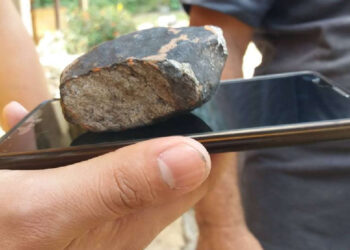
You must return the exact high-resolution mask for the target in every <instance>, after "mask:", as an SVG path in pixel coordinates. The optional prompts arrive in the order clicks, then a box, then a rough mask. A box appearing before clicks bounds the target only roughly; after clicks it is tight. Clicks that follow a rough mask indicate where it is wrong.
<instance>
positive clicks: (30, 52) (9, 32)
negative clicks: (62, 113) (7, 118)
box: [0, 0, 50, 126]
mask: <svg viewBox="0 0 350 250" xmlns="http://www.w3.org/2000/svg"><path fill="white" fill-rule="evenodd" d="M12 2H13V1H12V0H1V1H0V37H1V41H0V55H1V58H2V59H1V60H0V96H1V98H0V110H3V108H4V106H5V105H6V104H7V103H9V102H11V101H20V102H21V103H22V105H23V106H24V107H25V108H27V109H29V110H32V109H33V108H34V107H36V106H37V105H38V104H39V103H41V102H42V101H44V100H47V99H50V94H49V91H48V89H47V84H46V80H45V76H44V72H43V69H42V67H41V66H40V63H39V57H38V55H37V54H36V51H35V46H34V42H33V40H32V38H31V37H30V36H29V34H28V33H27V31H26V29H25V27H24V25H23V23H22V20H21V18H20V16H19V14H18V12H17V11H16V9H15V6H14V5H13V3H12ZM2 122H3V120H2V117H0V126H3V125H2Z"/></svg>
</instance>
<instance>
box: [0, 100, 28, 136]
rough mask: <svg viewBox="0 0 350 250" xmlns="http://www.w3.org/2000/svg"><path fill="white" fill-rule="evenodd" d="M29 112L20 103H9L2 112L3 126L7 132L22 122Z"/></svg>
mask: <svg viewBox="0 0 350 250" xmlns="http://www.w3.org/2000/svg"><path fill="white" fill-rule="evenodd" d="M27 114H28V111H27V110H26V109H25V108H24V107H23V106H22V105H21V104H19V103H18V102H15V101H13V102H10V103H8V104H7V105H6V106H5V107H4V109H3V112H2V126H3V129H4V130H5V131H8V130H10V129H11V128H12V127H13V126H15V125H16V124H17V123H18V122H19V121H20V120H22V119H23V118H24V117H25V116H26V115H27Z"/></svg>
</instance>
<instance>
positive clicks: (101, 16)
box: [0, 0, 261, 250]
mask: <svg viewBox="0 0 350 250" xmlns="http://www.w3.org/2000/svg"><path fill="white" fill-rule="evenodd" d="M12 1H13V2H14V4H15V5H16V7H17V9H18V11H19V13H20V15H21V18H22V21H23V23H24V25H25V27H26V29H27V31H28V32H29V34H30V35H31V36H32V37H33V40H34V41H35V44H36V47H37V52H38V54H39V57H40V62H41V64H42V66H43V68H44V70H45V75H46V78H47V83H48V86H49V89H50V92H51V94H52V96H53V97H59V90H58V86H59V77H60V73H61V72H62V70H63V69H64V68H65V67H66V66H67V65H68V64H70V63H71V62H72V61H73V60H74V59H75V58H77V57H78V56H80V55H82V54H83V53H85V52H86V51H88V50H89V49H91V48H92V47H94V46H95V45H97V44H99V43H101V42H104V41H107V40H111V39H114V38H116V37H118V36H120V35H123V34H126V33H130V32H133V31H136V30H142V29H148V28H152V27H156V26H162V27H174V28H176V27H184V26H188V23H189V20H188V16H187V14H186V13H185V12H184V10H183V8H182V5H181V4H180V2H179V0H147V1H146V0H12ZM260 62H261V56H260V53H259V52H258V51H257V49H256V47H255V46H254V44H250V45H249V47H248V50H247V52H246V55H245V58H244V63H243V72H244V77H251V76H252V75H253V73H254V68H255V67H256V66H257V65H258V64H259V63H260ZM2 133H3V132H1V130H0V136H1V135H2ZM196 237H197V229H196V223H195V221H194V217H193V211H189V212H188V213H186V214H185V215H184V216H183V217H182V218H180V219H178V220H177V221H175V222H174V223H173V224H171V225H170V226H168V227H167V228H166V229H165V230H164V231H163V232H162V233H161V234H160V235H159V236H158V237H157V238H156V239H155V240H154V241H153V243H152V244H151V245H150V246H149V247H148V248H147V250H158V249H159V250H160V249H167V250H180V249H181V250H192V249H195V246H196Z"/></svg>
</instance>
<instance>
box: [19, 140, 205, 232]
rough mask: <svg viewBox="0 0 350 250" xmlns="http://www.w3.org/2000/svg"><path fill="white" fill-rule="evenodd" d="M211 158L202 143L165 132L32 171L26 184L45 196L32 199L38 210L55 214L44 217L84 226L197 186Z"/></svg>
mask: <svg viewBox="0 0 350 250" xmlns="http://www.w3.org/2000/svg"><path fill="white" fill-rule="evenodd" d="M210 164H211V163H210V157H209V154H208V152H207V151H206V150H205V148H204V147H203V146H202V145H201V144H200V143H198V142H196V141H194V140H192V139H189V138H185V137H168V138H159V139H153V140H149V141H145V142H141V143H137V144H135V145H132V146H128V147H125V148H122V149H120V150H117V151H115V152H113V153H109V154H106V155H103V156H101V157H97V158H94V159H92V160H89V161H85V162H81V163H78V164H74V165H71V166H68V167H62V168H58V169H50V170H40V171H31V172H30V173H29V175H31V178H27V179H28V180H30V181H26V183H27V184H26V185H27V187H23V186H22V187H21V190H27V193H26V194H25V195H26V196H27V197H31V201H33V200H38V201H40V202H39V203H38V202H36V203H35V202H32V203H31V206H34V208H33V209H32V212H33V213H35V211H44V212H43V213H42V214H41V216H42V217H44V214H45V213H46V214H47V213H48V214H49V216H50V218H46V219H42V220H41V222H42V223H45V221H49V222H50V226H52V225H57V226H58V227H60V228H62V227H64V228H67V227H68V228H70V229H72V230H73V229H74V230H75V229H76V230H77V231H79V232H80V231H81V230H86V229H87V228H90V227H93V226H96V225H97V224H99V223H101V222H105V221H109V220H115V219H118V218H120V217H122V216H125V215H128V214H130V213H134V212H136V211H138V210H141V209H144V208H147V207H151V206H155V205H159V204H164V203H166V202H167V201H169V200H171V199H174V198H175V197H178V196H180V195H182V194H185V193H188V192H190V191H192V190H194V189H195V188H196V187H198V186H199V185H200V184H201V183H202V182H203V181H204V180H205V179H206V178H207V177H208V174H209V171H210ZM22 183H23V182H22ZM28 190H31V192H33V193H29V194H28ZM33 197H37V198H36V199H35V198H33ZM40 204H42V206H41V205H40ZM35 206H39V208H38V209H35ZM22 207H28V206H22ZM48 208H50V209H48ZM30 217H31V215H30V214H29V215H28V214H27V215H26V218H30ZM34 217H37V216H34ZM62 218H65V219H64V220H62ZM62 223H64V224H65V225H62ZM41 226H42V225H41ZM77 231H76V232H77Z"/></svg>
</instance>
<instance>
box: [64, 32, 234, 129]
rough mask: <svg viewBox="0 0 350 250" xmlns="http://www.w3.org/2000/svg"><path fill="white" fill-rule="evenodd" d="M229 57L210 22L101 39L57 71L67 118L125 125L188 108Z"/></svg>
mask: <svg viewBox="0 0 350 250" xmlns="http://www.w3.org/2000/svg"><path fill="white" fill-rule="evenodd" d="M226 57H227V49H226V44H225V40H224V37H223V35H222V31H221V30H220V29H219V28H217V27H214V26H204V27H187V28H180V29H174V28H153V29H149V30H143V31H139V32H135V33H131V34H128V35H125V36H121V37H119V38H117V39H115V40H113V41H109V42H106V43H103V44H101V45H99V46H97V47H96V48H94V49H93V50H91V51H90V52H88V53H87V54H85V55H83V56H82V57H80V58H78V59H77V60H76V61H74V62H73V63H72V64H71V65H69V66H68V67H67V68H66V69H65V70H64V71H63V73H62V75H61V84H60V92H61V104H62V108H63V112H64V114H65V117H66V119H67V120H68V121H70V122H72V123H75V124H79V125H81V126H83V127H85V128H87V129H88V130H91V131H105V130H114V131H118V130H124V129H128V128H133V127H138V126H143V125H147V124H151V123H154V122H155V121H158V120H160V119H164V118H166V117H169V116H172V115H174V114H177V113H181V112H184V111H188V110H192V109H194V108H196V107H198V106H200V105H201V104H203V103H204V102H206V101H207V100H208V99H209V98H210V97H211V96H212V95H213V94H214V92H215V90H216V88H217V86H218V84H219V82H220V76H221V72H222V69H223V66H224V64H225V61H226Z"/></svg>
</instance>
